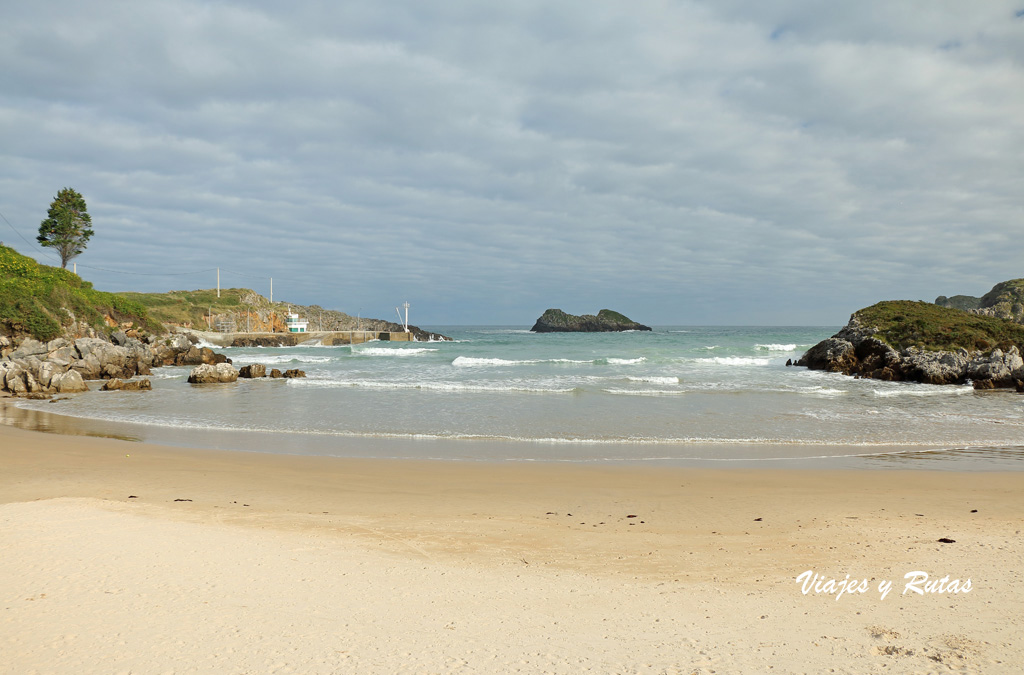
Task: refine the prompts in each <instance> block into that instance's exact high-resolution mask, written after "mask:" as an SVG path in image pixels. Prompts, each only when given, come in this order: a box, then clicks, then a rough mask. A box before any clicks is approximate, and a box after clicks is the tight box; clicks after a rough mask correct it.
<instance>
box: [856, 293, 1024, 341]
mask: <svg viewBox="0 0 1024 675" xmlns="http://www.w3.org/2000/svg"><path fill="white" fill-rule="evenodd" d="M854 316H855V317H857V318H858V319H859V320H860V323H861V325H862V326H865V327H874V328H877V329H878V333H877V334H876V335H875V337H877V338H878V339H880V340H882V341H883V342H885V343H886V344H888V345H890V346H891V347H894V348H895V349H903V348H906V347H920V348H922V349H928V350H948V351H955V350H957V349H960V348H961V347H963V348H965V349H967V350H969V351H975V350H981V351H988V350H991V349H995V348H996V347H999V348H1001V349H1007V348H1009V347H1010V346H1011V345H1017V347H1018V348H1022V349H1024V326H1022V325H1020V324H1018V323H1015V322H1013V321H1010V320H1007V319H998V318H995V317H990V316H980V315H978V314H969V313H967V312H964V311H961V310H959V309H952V308H949V307H941V306H939V305H934V304H932V303H930V302H912V301H910V300H890V301H886V302H879V303H878V304H875V305H872V306H870V307H866V308H864V309H862V310H860V311H858V312H856V313H855V314H854Z"/></svg>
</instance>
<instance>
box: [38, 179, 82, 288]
mask: <svg viewBox="0 0 1024 675" xmlns="http://www.w3.org/2000/svg"><path fill="white" fill-rule="evenodd" d="M90 225H92V218H91V217H90V216H89V213H88V212H87V211H86V210H85V200H84V199H83V198H82V195H80V194H78V193H77V192H75V191H74V190H72V189H71V188H64V189H63V190H61V191H60V192H58V193H57V198H56V199H54V200H53V203H52V204H50V210H49V211H47V212H46V220H44V221H43V222H41V223H40V224H39V236H38V237H36V240H37V241H38V242H39V243H40V244H41V245H43V246H50V247H52V248H55V249H57V252H58V253H60V266H61V267H63V268H65V269H67V266H68V261H69V260H71V259H72V258H74V257H75V256H77V255H78V254H80V253H81V252H82V251H84V250H85V245H86V243H87V242H88V241H89V238H90V237H92V235H93V231H92V229H91V228H90Z"/></svg>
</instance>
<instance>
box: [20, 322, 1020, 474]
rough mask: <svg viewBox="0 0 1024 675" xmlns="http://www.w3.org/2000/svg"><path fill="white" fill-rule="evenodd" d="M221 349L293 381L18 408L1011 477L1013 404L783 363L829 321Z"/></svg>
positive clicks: (260, 428) (161, 375)
mask: <svg viewBox="0 0 1024 675" xmlns="http://www.w3.org/2000/svg"><path fill="white" fill-rule="evenodd" d="M429 330H433V331H436V332H440V333H443V334H445V335H449V336H451V337H453V338H454V339H455V340H454V341H453V342H428V343H423V342H419V343H389V342H371V343H366V344H363V345H355V346H335V347H322V346H307V347H289V348H244V349H243V348H237V349H234V348H232V349H220V350H218V351H222V352H223V353H225V354H227V356H228V357H229V358H231V359H232V360H233V361H234V364H235V365H236V366H241V365H245V364H248V363H262V364H264V365H266V366H267V367H268V371H269V369H270V368H279V369H281V370H285V369H288V368H300V369H302V370H304V371H305V372H306V374H307V377H306V378H305V379H292V380H270V379H265V380H253V381H248V380H239V381H238V382H237V383H234V384H227V385H204V386H194V385H189V384H188V383H187V382H186V378H187V375H188V373H189V371H190V368H187V367H182V368H174V367H170V368H160V369H156V370H154V374H153V376H152V378H151V379H152V381H153V391H152V392H145V393H130V392H99V391H93V392H89V393H86V394H82V395H79V396H75V397H72V398H69V399H66V400H62V401H59V402H58V403H57V404H52V403H48V402H37V401H26V402H20V403H19V404H18V405H19V407H21V408H23V409H25V410H28V411H35V412H36V413H39V414H43V413H46V414H47V415H48V416H51V415H52V414H54V413H57V414H59V415H61V416H68V417H72V418H75V419H76V424H77V425H78V426H79V427H80V428H83V429H86V430H87V431H86V432H87V433H101V434H102V433H106V434H110V435H117V436H124V437H129V438H138V439H142V440H147V441H154V442H161V443H172V444H183V445H194V446H197V447H216V448H230V449H244V450H257V451H263V452H282V453H294V454H318V455H337V456H349V457H351V456H359V457H408V458H422V459H426V458H431V459H459V460H489V461H571V462H643V463H665V464H677V465H701V466H720V467H724V466H770V465H775V466H792V465H800V466H815V467H826V468H827V467H835V468H845V467H862V468H863V467H894V468H940V469H992V470H1006V469H1013V470H1016V469H1024V447H1022V446H1024V396H1020V395H1017V394H1016V393H1007V392H997V393H976V392H975V391H974V390H973V389H972V388H971V387H970V386H963V387H960V386H945V387H937V386H930V385H919V384H910V383H889V382H878V381H872V380H858V379H853V378H850V377H845V376H842V375H837V374H832V373H824V372H819V371H808V370H807V369H804V368H796V367H787V366H786V365H785V364H786V361H787V359H792V360H794V361H795V360H796V359H797V358H799V356H800V355H801V354H803V352H804V351H806V350H807V349H808V348H809V347H810V346H811V345H813V344H815V343H816V342H818V341H819V340H821V339H823V338H825V337H828V336H829V335H832V334H833V333H834V332H835V331H836V328H835V327H686V326H683V327H658V328H656V329H655V330H654V331H653V332H626V333H597V334H581V333H561V334H534V333H531V332H529V331H528V330H527V329H526V327H493V326H482V327H465V326H450V327H444V326H434V327H431V328H429Z"/></svg>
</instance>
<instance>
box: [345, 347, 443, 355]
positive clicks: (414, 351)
mask: <svg viewBox="0 0 1024 675" xmlns="http://www.w3.org/2000/svg"><path fill="white" fill-rule="evenodd" d="M436 351H437V348H436V347H359V348H357V349H353V350H352V353H353V354H356V355H361V356H417V355H419V354H426V353H427V352H436Z"/></svg>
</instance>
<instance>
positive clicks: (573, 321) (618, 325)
mask: <svg viewBox="0 0 1024 675" xmlns="http://www.w3.org/2000/svg"><path fill="white" fill-rule="evenodd" d="M530 330H531V331H533V332H534V333H614V332H619V331H625V330H651V327H650V326H644V325H643V324H639V323H637V322H635V321H633V320H631V319H629V318H627V317H625V316H623V315H622V314H619V313H618V312H613V311H612V310H610V309H602V310H601V311H600V312H598V313H597V316H594V315H593V314H583V315H582V316H575V315H573V314H566V313H565V312H563V311H562V310H560V309H549V310H547V311H545V312H544V313H543V314H542V315H541V317H540V318H539V319H537V323H535V324H533V328H531V329H530Z"/></svg>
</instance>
